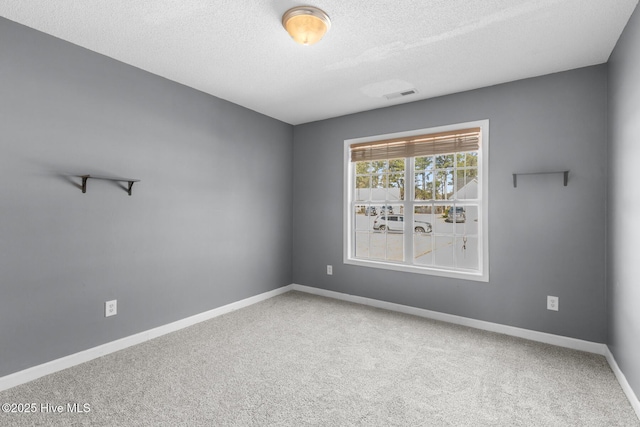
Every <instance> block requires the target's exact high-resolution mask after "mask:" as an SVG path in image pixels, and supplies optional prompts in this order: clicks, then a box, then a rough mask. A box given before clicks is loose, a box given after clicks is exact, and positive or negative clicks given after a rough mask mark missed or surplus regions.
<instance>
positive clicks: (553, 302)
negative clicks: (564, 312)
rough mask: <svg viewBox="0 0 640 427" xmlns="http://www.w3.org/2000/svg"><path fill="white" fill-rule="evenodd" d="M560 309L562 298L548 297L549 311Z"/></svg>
mask: <svg viewBox="0 0 640 427" xmlns="http://www.w3.org/2000/svg"><path fill="white" fill-rule="evenodd" d="M559 308H560V298H558V297H552V296H551V295H547V310H553V311H558V309H559Z"/></svg>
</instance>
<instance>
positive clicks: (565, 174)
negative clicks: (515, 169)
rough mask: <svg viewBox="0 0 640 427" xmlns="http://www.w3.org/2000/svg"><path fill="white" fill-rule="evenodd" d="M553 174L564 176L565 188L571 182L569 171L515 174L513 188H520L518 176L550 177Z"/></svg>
mask: <svg viewBox="0 0 640 427" xmlns="http://www.w3.org/2000/svg"><path fill="white" fill-rule="evenodd" d="M551 173H561V174H563V175H564V186H565V187H566V186H567V182H569V171H553V172H522V173H514V174H513V188H516V187H517V186H518V175H548V174H551Z"/></svg>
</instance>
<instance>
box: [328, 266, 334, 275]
mask: <svg viewBox="0 0 640 427" xmlns="http://www.w3.org/2000/svg"><path fill="white" fill-rule="evenodd" d="M327 274H328V275H329V276H331V275H332V274H333V266H332V265H327Z"/></svg>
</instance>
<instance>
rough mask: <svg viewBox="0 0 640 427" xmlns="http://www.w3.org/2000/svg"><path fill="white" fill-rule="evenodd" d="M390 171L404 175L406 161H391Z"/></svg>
mask: <svg viewBox="0 0 640 427" xmlns="http://www.w3.org/2000/svg"><path fill="white" fill-rule="evenodd" d="M389 171H390V172H400V173H402V174H404V159H393V160H389Z"/></svg>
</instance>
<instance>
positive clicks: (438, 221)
mask: <svg viewBox="0 0 640 427" xmlns="http://www.w3.org/2000/svg"><path fill="white" fill-rule="evenodd" d="M452 206H453V205H437V206H434V212H433V232H434V233H438V234H452V233H453V225H452V224H451V223H449V222H448V221H447V219H448V214H449V208H451V207H452Z"/></svg>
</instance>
